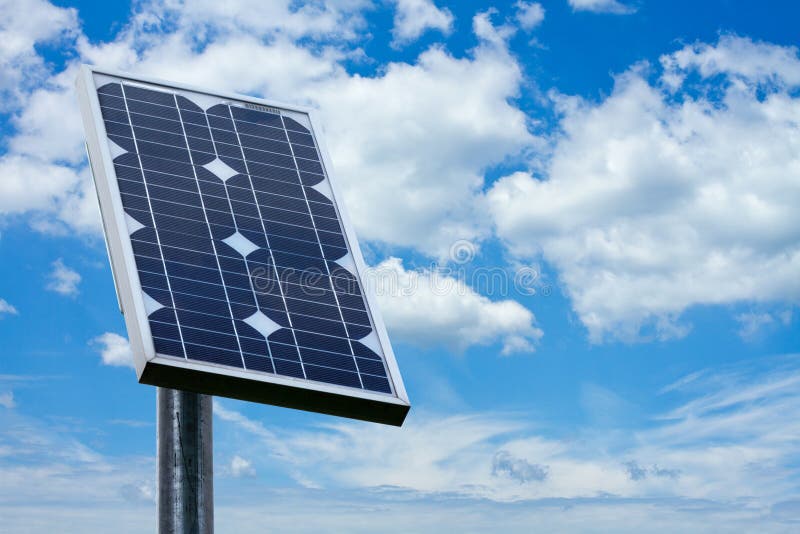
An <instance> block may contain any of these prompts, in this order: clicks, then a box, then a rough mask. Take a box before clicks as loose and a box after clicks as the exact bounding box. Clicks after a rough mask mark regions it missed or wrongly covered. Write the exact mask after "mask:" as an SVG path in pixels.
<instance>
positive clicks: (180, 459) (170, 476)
mask: <svg viewBox="0 0 800 534" xmlns="http://www.w3.org/2000/svg"><path fill="white" fill-rule="evenodd" d="M157 404H158V407H157V410H158V421H157V422H158V440H157V441H158V532H159V534H213V532H214V467H213V459H212V451H213V435H212V426H211V415H212V414H211V396H210V395H201V394H198V393H190V392H188V391H181V390H177V389H167V388H158V402H157Z"/></svg>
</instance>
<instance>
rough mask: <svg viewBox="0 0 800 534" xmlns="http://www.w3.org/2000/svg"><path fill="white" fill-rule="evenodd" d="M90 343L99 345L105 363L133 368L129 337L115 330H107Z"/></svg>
mask: <svg viewBox="0 0 800 534" xmlns="http://www.w3.org/2000/svg"><path fill="white" fill-rule="evenodd" d="M89 343H90V344H91V345H94V346H96V347H97V349H98V351H99V352H100V358H101V360H102V362H103V364H104V365H113V366H116V367H131V368H133V354H132V353H131V346H130V343H128V339H127V338H124V337H122V336H121V335H119V334H115V333H114V332H106V333H105V334H102V335H100V336H97V337H96V338H94V339H92V340H91V341H90V342H89Z"/></svg>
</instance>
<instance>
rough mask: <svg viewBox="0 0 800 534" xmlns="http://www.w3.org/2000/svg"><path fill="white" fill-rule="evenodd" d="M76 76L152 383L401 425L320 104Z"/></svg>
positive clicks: (400, 397) (136, 345) (139, 360)
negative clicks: (317, 109) (318, 120)
mask: <svg viewBox="0 0 800 534" xmlns="http://www.w3.org/2000/svg"><path fill="white" fill-rule="evenodd" d="M78 86H79V102H80V104H81V111H82V116H83V119H84V124H85V125H86V127H87V148H88V152H89V155H90V156H92V157H91V158H90V159H91V161H90V163H91V167H92V172H93V174H94V175H95V185H96V186H97V189H98V198H99V199H100V206H101V212H102V215H103V221H104V229H105V233H106V238H107V242H108V245H109V257H110V259H111V263H112V267H113V268H114V274H115V277H116V278H118V279H119V280H121V283H119V284H118V287H119V288H120V290H119V294H120V307H121V309H122V310H123V313H124V315H125V322H126V325H127V326H128V331H129V337H130V339H131V346H132V349H133V352H134V363H135V368H136V372H137V376H138V378H139V380H140V382H143V383H148V384H153V385H159V386H163V387H171V388H178V389H190V390H193V391H198V392H205V393H209V394H212V395H223V396H231V397H234V398H240V399H244V400H255V401H257V402H265V403H269V404H277V405H281V406H288V407H293V408H300V409H305V410H311V411H319V412H323V413H331V414H335V415H343V416H346V417H354V418H359V419H365V420H370V421H377V422H385V423H388V424H395V425H399V424H401V423H402V420H403V419H404V418H405V414H406V413H407V412H408V408H409V403H408V399H407V396H406V393H405V389H404V387H403V384H402V379H401V378H400V375H399V370H398V369H397V363H396V361H395V359H394V354H393V353H392V350H391V346H390V344H389V341H388V338H387V335H386V330H385V327H384V325H383V322H382V319H380V315H377V316H374V313H376V308H375V306H376V304H375V301H374V298H375V297H374V296H370V295H368V294H366V293H364V292H363V291H362V287H361V285H362V284H363V277H364V269H365V265H364V262H363V258H362V257H361V254H360V251H359V250H358V245H357V240H356V238H355V235H354V234H353V231H352V227H348V224H349V222H348V221H347V219H346V214H345V213H340V210H339V208H340V207H341V205H340V203H339V201H338V200H337V199H338V198H340V194H339V193H338V192H337V191H336V190H335V188H333V185H334V184H333V183H332V182H330V176H329V172H328V170H329V167H330V165H329V161H328V159H329V156H328V155H327V153H323V152H325V150H324V143H323V146H322V147H321V146H320V145H319V144H318V143H319V142H320V139H319V138H318V137H317V134H315V131H318V128H317V126H316V124H315V121H314V118H313V112H311V110H308V109H303V108H297V107H294V106H285V105H282V104H278V105H275V104H273V103H269V102H266V103H264V102H263V101H260V100H259V99H253V98H251V97H243V96H240V95H226V94H221V93H209V92H206V91H203V90H201V89H195V88H189V87H186V86H181V85H178V84H172V83H170V82H161V81H157V80H151V79H146V78H141V77H131V76H129V75H124V74H121V73H113V72H109V71H102V70H100V69H96V68H93V67H87V66H83V67H82V68H81V75H80V76H79V79H78ZM131 311H134V312H135V313H134V314H133V315H131V313H130V312H131ZM376 320H377V322H376Z"/></svg>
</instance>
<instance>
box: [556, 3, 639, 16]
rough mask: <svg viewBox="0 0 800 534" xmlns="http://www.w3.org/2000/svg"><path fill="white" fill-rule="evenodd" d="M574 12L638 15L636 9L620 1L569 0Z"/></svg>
mask: <svg viewBox="0 0 800 534" xmlns="http://www.w3.org/2000/svg"><path fill="white" fill-rule="evenodd" d="M567 1H568V2H569V5H570V7H572V10H573V11H591V12H593V13H612V14H615V15H629V14H631V13H636V7H634V6H633V5H630V4H626V3H623V2H620V1H619V0H567Z"/></svg>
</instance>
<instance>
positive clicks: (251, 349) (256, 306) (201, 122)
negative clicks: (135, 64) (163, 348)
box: [176, 97, 292, 376]
mask: <svg viewBox="0 0 800 534" xmlns="http://www.w3.org/2000/svg"><path fill="white" fill-rule="evenodd" d="M181 98H183V97H181ZM187 100H188V99H187ZM176 101H177V97H176ZM186 105H188V104H186ZM178 107H179V108H180V104H179V105H178ZM185 113H186V114H189V113H194V111H189V110H186V111H185ZM181 117H182V120H183V117H184V111H183V110H182V111H181ZM194 121H195V122H194V125H195V126H199V127H200V128H203V127H205V128H206V129H208V140H209V141H210V147H211V150H213V156H214V158H215V159H214V160H212V161H217V160H218V158H219V154H218V153H217V152H216V146H215V143H214V142H213V141H214V139H213V132H211V130H210V128H209V126H208V120H207V117H206V115H205V113H203V114H202V116H197V117H195V118H194ZM197 133H198V134H199V135H203V133H202V131H201V130H198V131H197ZM209 163H211V162H206V164H209ZM198 184H199V181H198ZM205 187H209V185H208V184H205ZM228 187H229V183H228V181H227V180H223V184H222V188H223V191H224V193H225V201H226V202H227V207H228V210H227V212H226V214H228V215H230V218H229V220H230V221H231V223H232V225H233V226H232V227H230V230H232V231H230V232H225V233H226V234H228V233H229V234H230V235H227V236H226V239H230V238H231V237H233V236H238V235H240V234H239V227H238V222H237V220H236V217H235V216H234V210H233V206H232V203H231V198H230V192H229V190H228ZM203 193H204V192H202V191H201V196H202V194H203ZM216 223H217V224H216V225H215V226H217V227H220V226H224V225H222V224H219V221H216ZM210 224H211V223H210V222H209V226H210ZM222 242H223V243H225V240H223V241H222ZM231 259H233V256H231ZM236 260H237V261H239V260H241V261H243V262H244V265H245V271H247V273H249V268H248V261H249V260H248V257H247V255H246V254H242V257H241V258H236ZM217 261H218V262H219V256H218V258H217ZM220 273H221V274H222V278H223V285H227V282H226V278H227V279H228V280H230V278H231V276H232V275H234V274H236V275H240V274H241V273H240V272H238V273H230V274H226V273H225V271H223V269H222V267H221V266H220ZM245 278H246V280H247V287H248V288H249V290H250V291H251V293H252V300H251V302H252V304H253V310H254V311H253V314H252V315H247V316H246V317H239V318H238V319H239V320H243V322H244V323H245V324H246V326H242V327H241V328H246V327H248V326H250V327H252V328H254V330H255V328H256V326H258V324H259V323H262V322H263V321H264V319H263V317H260V316H259V315H258V313H259V312H260V311H261V309H260V308H261V306H260V303H259V299H258V295H257V293H256V288H255V286H254V284H253V280H252V279H251V278H250V276H246V277H245ZM228 291H229V292H230V291H233V289H232V288H231V289H229V290H228ZM248 311H249V310H248ZM276 311H283V313H285V310H276ZM231 313H232V315H234V319H235V320H234V324H236V315H237V314H234V312H233V310H231ZM239 315H245V313H241V314H239ZM248 319H250V320H251V322H250V323H248ZM254 319H255V321H256V322H253V320H254ZM238 330H239V328H237V335H238V336H240V338H241V337H242V334H240V333H239V332H238ZM262 334H263V338H264V343H263V348H265V349H266V352H267V354H268V357H269V359H270V367H271V369H267V368H265V367H264V365H263V362H261V359H260V358H257V356H260V354H254V353H260V352H262V350H260V349H261V348H262V344H261V343H260V340H258V341H259V343H258V345H257V346H250V345H252V344H251V343H250V342H247V341H245V343H244V345H245V347H244V348H242V360H243V364H244V365H245V368H254V369H257V370H260V371H269V372H273V373H279V374H288V375H290V376H292V373H290V372H287V370H288V369H291V366H290V365H289V364H282V363H280V362H276V361H275V358H274V356H273V354H272V349H271V347H270V346H269V339H268V334H267V333H262ZM245 337H246V336H245ZM252 339H254V338H252ZM239 343H240V346H241V345H242V344H243V343H242V340H241V339H240V340H239ZM245 349H247V350H245ZM245 352H246V353H247V354H250V355H252V356H245ZM248 363H249V365H248ZM287 366H288V367H287Z"/></svg>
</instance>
